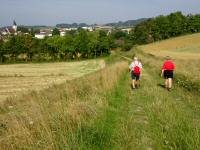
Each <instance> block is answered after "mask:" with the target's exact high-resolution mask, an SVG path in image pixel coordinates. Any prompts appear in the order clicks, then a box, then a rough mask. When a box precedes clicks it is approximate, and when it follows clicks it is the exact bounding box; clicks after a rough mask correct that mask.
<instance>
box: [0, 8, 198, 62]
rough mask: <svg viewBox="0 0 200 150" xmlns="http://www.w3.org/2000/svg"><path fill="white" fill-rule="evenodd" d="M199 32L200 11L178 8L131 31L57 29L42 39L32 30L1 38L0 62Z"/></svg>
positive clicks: (67, 56)
mask: <svg viewBox="0 0 200 150" xmlns="http://www.w3.org/2000/svg"><path fill="white" fill-rule="evenodd" d="M197 32H200V14H195V15H186V16H185V15H183V14H182V13H181V12H175V13H171V14H169V15H167V16H158V17H155V18H151V19H148V20H145V21H143V22H140V23H139V24H137V25H136V26H135V27H134V28H133V29H132V31H131V32H130V33H129V34H128V33H127V32H124V31H122V30H121V29H119V28H114V29H113V31H112V32H111V33H110V34H108V33H107V32H106V31H103V30H99V31H94V32H89V31H86V30H83V29H78V30H74V31H68V32H67V34H66V36H64V37H61V36H59V32H58V33H56V32H55V34H53V37H49V38H45V39H42V40H39V39H35V38H33V36H31V35H30V34H28V35H17V36H14V35H13V36H11V37H10V38H9V39H8V40H7V41H3V40H0V62H1V63H9V62H23V61H25V62H27V61H63V60H71V59H85V58H96V57H99V56H105V55H109V54H110V50H111V49H114V48H118V47H119V48H121V49H122V50H123V51H128V50H130V49H131V48H132V47H133V46H134V45H139V44H146V43H151V42H155V41H159V40H163V39H168V38H171V37H176V36H180V35H185V34H191V33H197Z"/></svg>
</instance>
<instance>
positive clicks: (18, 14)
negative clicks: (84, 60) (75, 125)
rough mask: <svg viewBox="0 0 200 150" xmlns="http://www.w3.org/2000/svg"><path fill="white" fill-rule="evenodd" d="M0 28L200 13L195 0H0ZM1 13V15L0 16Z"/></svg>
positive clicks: (197, 2) (100, 22)
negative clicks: (14, 23)
mask: <svg viewBox="0 0 200 150" xmlns="http://www.w3.org/2000/svg"><path fill="white" fill-rule="evenodd" d="M0 2H1V5H0V14H1V17H0V26H1V27H2V26H10V25H12V23H13V20H16V22H17V24H19V25H47V26H55V25H56V24H58V23H69V24H71V23H74V22H76V23H87V24H104V23H110V22H118V21H127V20H135V19H139V18H150V17H155V16H158V15H167V14H169V13H172V12H175V11H181V12H183V13H184V14H197V13H200V9H199V6H200V1H196V0H191V1H188V0H168V1H167V2H166V1H162V0H151V1H149V0H135V1H132V0H126V1H123V2H122V1H120V0H109V1H106V0H101V1H97V0H85V1H81V0H74V1H72V0H44V1H39V0H34V1H31V0H18V1H14V0H0ZM2 14H3V15H2Z"/></svg>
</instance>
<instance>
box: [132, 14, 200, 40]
mask: <svg viewBox="0 0 200 150" xmlns="http://www.w3.org/2000/svg"><path fill="white" fill-rule="evenodd" d="M197 32H200V14H196V15H187V16H185V15H183V14H182V13H181V12H175V13H171V14H170V15H167V16H158V17H155V18H151V19H149V20H147V21H144V22H142V23H140V24H138V25H137V26H136V27H135V28H134V30H133V31H132V38H133V42H134V44H146V43H151V42H154V41H159V40H163V39H168V38H171V37H176V36H180V35H184V34H190V33H197Z"/></svg>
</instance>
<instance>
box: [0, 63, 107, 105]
mask: <svg viewBox="0 0 200 150" xmlns="http://www.w3.org/2000/svg"><path fill="white" fill-rule="evenodd" d="M104 66H105V62H104V60H101V59H98V60H87V61H79V62H57V63H39V64H14V65H0V102H1V101H3V100H5V99H6V98H8V97H10V96H18V95H19V94H22V93H23V94H24V93H27V92H28V91H31V90H41V89H44V88H48V87H49V86H51V85H52V84H60V83H63V82H65V81H66V80H72V79H75V78H78V77H81V76H83V75H85V74H88V73H91V72H93V71H96V70H99V69H101V68H104Z"/></svg>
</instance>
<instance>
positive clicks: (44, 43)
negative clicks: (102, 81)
mask: <svg viewBox="0 0 200 150" xmlns="http://www.w3.org/2000/svg"><path fill="white" fill-rule="evenodd" d="M112 46H113V41H112V39H111V38H110V36H108V35H107V33H106V32H105V31H97V32H88V31H85V30H78V31H69V32H68V33H67V34H66V36H64V37H61V36H59V35H56V34H55V35H54V36H53V37H49V38H45V39H42V40H41V39H36V38H33V37H32V36H31V35H17V36H14V35H13V36H11V37H10V39H9V40H8V41H7V42H4V41H3V40H0V62H3V63H4V62H19V61H52V60H53V61H57V60H66V59H81V58H94V57H99V56H103V55H108V54H109V53H110V49H111V48H112Z"/></svg>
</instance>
